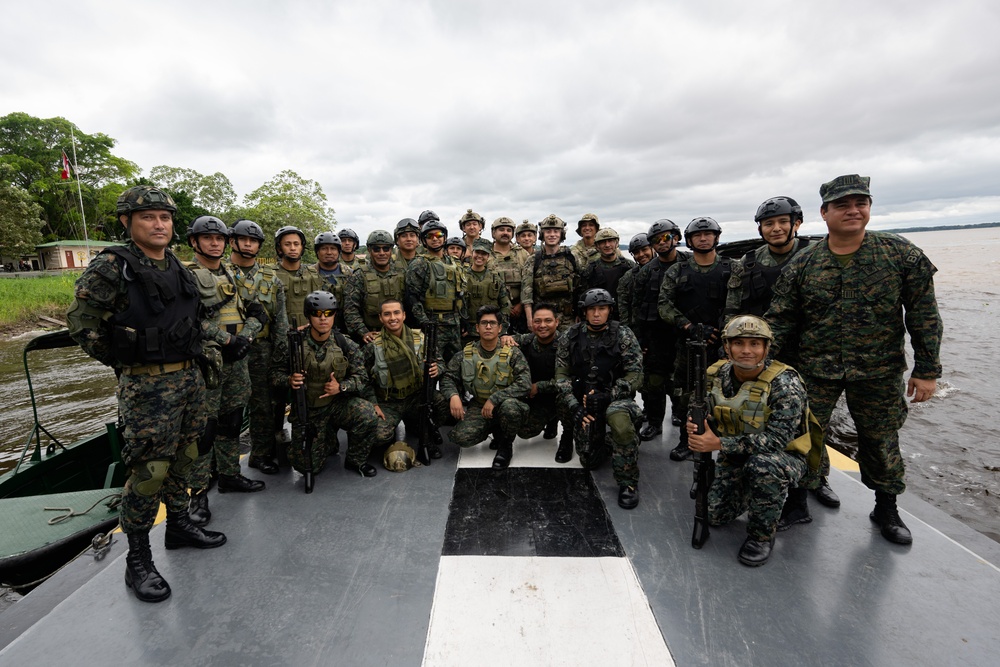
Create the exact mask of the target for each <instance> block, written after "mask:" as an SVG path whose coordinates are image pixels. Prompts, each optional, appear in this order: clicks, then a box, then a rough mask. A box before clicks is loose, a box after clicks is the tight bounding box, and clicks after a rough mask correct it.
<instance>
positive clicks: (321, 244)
mask: <svg viewBox="0 0 1000 667" xmlns="http://www.w3.org/2000/svg"><path fill="white" fill-rule="evenodd" d="M341 245H342V242H341V240H340V237H339V236H337V235H336V234H334V233H333V232H320V233H319V234H317V235H316V239H315V240H314V241H313V252H315V253H316V260H317V261H316V263H315V264H313V265H312V266H310V267H309V268H310V269H311V270H313V271H315V272H316V275H318V276H319V279H320V280H321V281H322V282H323V286H322V287H321V288H320V289H323V290H326V291H327V292H329V293H330V294H332V295H333V296H335V297H336V298H337V303H344V285H345V284H346V283H347V279H348V278H349V277H350V276H351V274H352V273H354V271H353V270H352V269H351V267H350V266H348V265H346V264H343V263H341V261H340V247H341ZM358 264H359V266H362V267H364V264H363V263H358ZM333 326H334V327H336V328H337V329H339V330H340V331H346V330H347V329H346V328H345V326H344V315H343V312H341V311H338V312H337V321H336V322H334V323H333Z"/></svg>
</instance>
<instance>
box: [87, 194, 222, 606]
mask: <svg viewBox="0 0 1000 667" xmlns="http://www.w3.org/2000/svg"><path fill="white" fill-rule="evenodd" d="M176 212H177V206H176V205H175V204H174V201H173V199H171V198H170V196H169V195H167V194H166V193H164V192H163V191H161V190H158V189H156V188H153V187H150V186H147V185H138V186H135V187H133V188H129V189H128V190H126V191H125V192H123V193H122V195H121V196H120V197H118V201H117V204H116V206H115V213H116V214H117V215H118V219H119V221H121V223H122V225H124V227H125V232H126V236H127V237H128V238H129V241H128V243H127V244H126V245H125V246H121V247H119V246H116V247H111V248H107V249H106V250H104V251H102V252H101V253H100V254H99V255H98V256H97V257H95V258H94V259H93V261H91V263H90V265H89V266H88V267H87V269H86V270H85V271H84V272H83V275H82V276H80V278H79V279H78V280H77V282H76V290H75V296H76V300H75V301H74V302H73V304H72V305H71V306H70V309H69V312H68V313H67V320H68V322H69V330H70V334H71V335H72V337H73V339H74V340H75V341H77V342H78V343H79V344H80V347H81V348H83V350H84V352H86V353H87V354H88V355H90V356H91V357H93V358H94V359H97V360H98V361H100V362H101V363H102V364H104V365H106V366H109V367H111V368H114V369H115V371H116V373H118V375H119V377H118V407H119V410H120V414H121V418H122V422H123V429H122V435H123V436H124V439H125V445H124V447H123V448H122V460H123V462H124V463H125V466H126V467H127V469H128V470H129V478H128V479H127V480H126V482H125V488H124V490H123V491H122V500H121V506H120V508H119V514H120V522H121V528H122V532H124V533H125V535H126V537H127V538H128V555H127V556H126V557H125V585H126V586H128V587H129V588H130V589H132V591H133V592H134V593H135V596H136V597H137V598H138V599H139V600H142V601H143V602H161V601H163V600H166V599H167V598H168V597H170V586H169V585H168V584H167V582H166V581H165V580H164V579H163V577H161V576H160V573H159V572H157V570H156V566H155V565H154V564H153V554H152V551H151V549H150V546H149V531H150V529H151V528H152V527H153V522H154V520H155V519H156V512H157V509H158V508H159V505H160V501H161V500H162V501H163V503H164V504H165V505H166V506H167V529H166V536H165V538H166V539H165V543H166V547H167V548H168V549H176V548H179V547H184V546H193V547H198V548H202V549H207V548H212V547H219V546H222V545H223V544H225V543H226V536H225V535H223V534H222V533H218V532H215V531H208V530H204V529H202V528H200V527H198V526H196V525H195V524H193V523H192V522H191V518H190V516H188V501H189V496H188V492H187V482H186V480H187V474H188V472H189V470H190V468H191V465H192V464H193V463H194V461H195V459H196V458H197V456H198V438H199V436H200V435H201V432H202V431H203V430H204V428H205V421H206V417H207V414H208V411H207V408H206V406H205V381H204V379H203V376H202V372H201V371H200V370H199V369H198V367H197V366H196V365H195V361H196V360H198V359H199V358H200V357H201V356H202V338H203V336H204V335H205V334H203V327H202V315H201V312H200V311H201V303H200V300H199V298H198V287H197V285H196V284H195V281H194V277H193V276H192V274H191V272H190V271H187V270H186V269H185V268H184V267H183V266H181V264H180V262H179V261H178V260H177V257H176V256H174V254H173V252H171V251H170V249H169V248H168V246H169V244H170V242H171V241H172V240H173V237H174V213H176ZM166 297H169V298H166Z"/></svg>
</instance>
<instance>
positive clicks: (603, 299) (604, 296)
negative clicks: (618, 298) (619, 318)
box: [578, 287, 615, 310]
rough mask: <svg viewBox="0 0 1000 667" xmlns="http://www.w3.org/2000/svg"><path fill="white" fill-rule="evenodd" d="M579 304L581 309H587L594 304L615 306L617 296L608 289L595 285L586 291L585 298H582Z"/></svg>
mask: <svg viewBox="0 0 1000 667" xmlns="http://www.w3.org/2000/svg"><path fill="white" fill-rule="evenodd" d="M578 305H579V307H580V310H586V309H587V308H590V307H592V306H613V305H615V298H614V297H613V296H611V292H609V291H608V290H606V289H602V288H600V287H595V288H594V289H589V290H587V291H586V293H584V295H583V299H581V300H580V303H579V304H578Z"/></svg>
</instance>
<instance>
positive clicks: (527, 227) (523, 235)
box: [514, 220, 538, 258]
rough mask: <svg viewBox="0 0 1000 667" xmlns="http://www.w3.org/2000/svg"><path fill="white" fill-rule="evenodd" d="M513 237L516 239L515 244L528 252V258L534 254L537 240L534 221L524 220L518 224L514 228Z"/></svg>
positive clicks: (536, 228) (536, 229)
mask: <svg viewBox="0 0 1000 667" xmlns="http://www.w3.org/2000/svg"><path fill="white" fill-rule="evenodd" d="M514 238H515V239H517V245H519V246H521V247H522V248H523V249H524V252H526V253H528V257H529V258H530V257H533V256H534V255H535V250H536V248H535V244H536V243H537V242H538V227H537V226H536V225H535V223H533V222H531V221H530V220H525V221H524V222H522V223H521V224H519V225H518V226H517V229H515V230H514Z"/></svg>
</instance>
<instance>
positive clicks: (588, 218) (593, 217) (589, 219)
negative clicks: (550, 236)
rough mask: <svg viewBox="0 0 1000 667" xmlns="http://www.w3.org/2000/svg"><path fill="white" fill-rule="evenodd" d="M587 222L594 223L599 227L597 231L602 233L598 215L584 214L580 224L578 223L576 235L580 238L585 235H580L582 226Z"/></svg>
mask: <svg viewBox="0 0 1000 667" xmlns="http://www.w3.org/2000/svg"><path fill="white" fill-rule="evenodd" d="M585 222H592V223H594V224H595V225H597V231H601V223H600V221H599V220H598V219H597V214H596V213H584V214H583V217H581V218H580V220H579V222H577V223H576V233H577V235H578V236H583V234H580V225H582V224H583V223H585Z"/></svg>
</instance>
